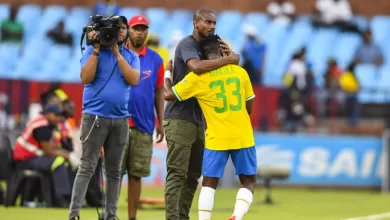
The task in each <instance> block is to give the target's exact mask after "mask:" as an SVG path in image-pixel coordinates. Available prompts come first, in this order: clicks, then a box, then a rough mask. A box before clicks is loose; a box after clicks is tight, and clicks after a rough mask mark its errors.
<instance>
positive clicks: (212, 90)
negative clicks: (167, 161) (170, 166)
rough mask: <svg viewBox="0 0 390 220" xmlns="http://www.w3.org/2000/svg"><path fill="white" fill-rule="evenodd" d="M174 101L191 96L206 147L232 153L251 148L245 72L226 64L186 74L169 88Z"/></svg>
mask: <svg viewBox="0 0 390 220" xmlns="http://www.w3.org/2000/svg"><path fill="white" fill-rule="evenodd" d="M172 90H173V92H174V93H175V95H176V97H177V99H178V100H179V101H184V100H186V99H189V98H191V97H195V98H196V99H197V100H198V102H199V105H200V107H201V108H202V111H203V114H204V116H205V118H206V122H207V131H206V148H208V149H210V150H234V149H241V148H247V147H252V146H254V138H253V130H252V126H251V122H250V118H249V115H248V112H247V110H246V101H249V100H251V99H253V98H254V97H255V95H254V93H253V89H252V85H251V82H250V80H249V76H248V73H247V72H246V71H245V70H244V69H242V68H241V67H239V66H237V65H227V66H224V67H222V68H219V69H217V70H214V71H211V72H209V73H204V74H200V75H197V74H195V73H192V72H191V73H189V74H188V75H187V76H186V77H185V78H184V79H183V80H182V81H180V82H179V83H178V84H176V85H175V86H174V87H173V88H172Z"/></svg>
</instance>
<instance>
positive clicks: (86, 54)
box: [80, 46, 93, 67]
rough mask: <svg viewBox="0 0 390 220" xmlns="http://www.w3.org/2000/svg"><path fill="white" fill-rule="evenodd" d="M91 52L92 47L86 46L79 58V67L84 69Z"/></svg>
mask: <svg viewBox="0 0 390 220" xmlns="http://www.w3.org/2000/svg"><path fill="white" fill-rule="evenodd" d="M92 51H93V46H88V47H87V48H86V49H85V51H84V53H83V56H82V57H81V60H80V63H81V67H84V65H85V64H86V63H87V62H88V59H89V57H90V56H91V54H92Z"/></svg>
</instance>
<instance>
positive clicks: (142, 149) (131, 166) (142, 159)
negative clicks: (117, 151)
mask: <svg viewBox="0 0 390 220" xmlns="http://www.w3.org/2000/svg"><path fill="white" fill-rule="evenodd" d="M152 153H153V137H152V135H151V134H149V133H144V132H142V131H140V130H138V129H137V128H130V134H129V141H128V143H127V145H126V147H125V150H124V153H123V160H122V175H124V174H125V173H126V171H127V173H128V174H129V175H130V176H135V177H140V178H141V177H148V176H150V164H151V162H152Z"/></svg>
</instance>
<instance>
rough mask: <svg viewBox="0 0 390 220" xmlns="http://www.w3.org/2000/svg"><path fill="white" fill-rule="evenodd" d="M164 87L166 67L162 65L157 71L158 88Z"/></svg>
mask: <svg viewBox="0 0 390 220" xmlns="http://www.w3.org/2000/svg"><path fill="white" fill-rule="evenodd" d="M163 86H164V65H163V64H162V63H161V65H160V67H159V68H158V71H157V82H156V87H157V88H160V87H163Z"/></svg>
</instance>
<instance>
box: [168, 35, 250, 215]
mask: <svg viewBox="0 0 390 220" xmlns="http://www.w3.org/2000/svg"><path fill="white" fill-rule="evenodd" d="M219 40H220V38H219V37H218V36H217V35H212V36H209V37H206V38H205V39H203V40H202V41H201V42H199V44H200V48H201V50H202V52H203V55H204V56H205V58H206V59H209V60H212V59H218V58H220V57H221V52H220V42H219ZM173 74H174V73H173ZM170 77H171V76H170V73H169V72H167V74H166V76H165V99H166V100H167V99H168V100H175V99H177V100H179V101H183V100H186V99H189V98H192V97H195V98H196V99H197V100H198V102H199V105H200V107H201V108H202V111H203V114H204V116H205V118H206V123H207V130H206V149H205V151H204V156H203V166H202V174H203V182H202V190H201V192H200V195H199V203H198V212H199V220H209V219H211V213H212V210H213V206H214V194H215V190H216V188H217V185H218V181H219V178H221V177H222V176H223V172H224V169H225V166H226V162H227V160H228V158H229V156H231V158H232V161H233V163H234V166H235V168H236V175H238V176H239V178H240V182H241V185H242V188H240V189H239V190H238V193H237V197H236V205H235V209H234V212H233V215H232V216H231V217H230V218H229V219H230V220H241V219H242V218H243V216H244V215H245V214H246V213H247V211H248V209H249V206H250V204H251V203H252V200H253V191H254V187H255V183H256V173H257V160H256V150H255V147H254V145H255V141H254V137H253V130H252V125H251V122H250V118H249V114H250V113H251V111H252V100H253V98H254V97H255V95H254V93H253V89H252V85H251V82H250V80H249V76H248V73H247V72H246V71H245V70H244V69H242V68H241V67H239V66H237V65H226V66H224V67H222V68H220V69H217V70H214V71H211V72H208V73H204V74H200V75H197V74H195V73H189V74H188V75H187V76H186V77H185V78H184V79H183V80H182V81H180V82H179V83H177V84H176V85H175V86H174V87H172V83H171V80H170Z"/></svg>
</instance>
